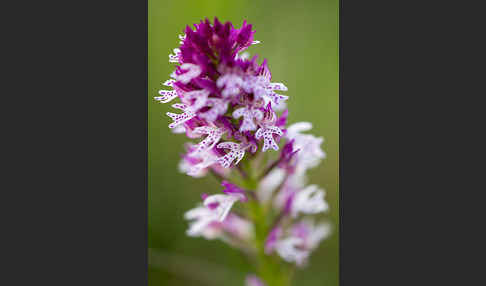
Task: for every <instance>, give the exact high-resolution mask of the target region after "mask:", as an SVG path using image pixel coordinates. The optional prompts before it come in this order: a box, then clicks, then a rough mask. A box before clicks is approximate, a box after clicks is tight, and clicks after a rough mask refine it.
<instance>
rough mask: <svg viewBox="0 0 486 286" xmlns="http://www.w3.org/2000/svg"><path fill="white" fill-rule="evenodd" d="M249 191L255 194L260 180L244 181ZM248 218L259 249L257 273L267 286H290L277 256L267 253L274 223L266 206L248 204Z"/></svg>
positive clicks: (254, 203) (253, 201) (286, 274)
mask: <svg viewBox="0 0 486 286" xmlns="http://www.w3.org/2000/svg"><path fill="white" fill-rule="evenodd" d="M244 185H245V188H246V189H247V190H250V191H251V192H254V191H255V190H256V189H257V186H258V180H256V179H255V178H254V177H247V178H246V179H245V180H244ZM247 205H248V211H249V215H248V217H249V218H250V219H251V220H252V221H253V223H254V225H255V244H256V245H255V246H256V249H257V256H256V259H257V272H258V274H259V276H260V278H261V279H262V280H263V281H264V282H265V285H266V286H290V275H289V272H288V271H286V269H285V265H283V264H282V263H281V262H280V261H279V260H278V259H277V258H276V257H275V256H272V255H267V254H266V253H265V240H266V238H267V236H268V234H269V233H270V231H271V228H272V224H273V222H272V221H270V217H269V216H268V214H267V213H266V210H265V208H264V206H263V205H262V204H261V203H259V202H258V200H255V199H252V200H250V201H249V202H248V204H247Z"/></svg>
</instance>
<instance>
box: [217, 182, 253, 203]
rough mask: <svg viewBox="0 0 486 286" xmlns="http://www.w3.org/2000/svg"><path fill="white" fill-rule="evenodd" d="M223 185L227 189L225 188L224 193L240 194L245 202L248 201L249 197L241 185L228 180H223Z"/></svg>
mask: <svg viewBox="0 0 486 286" xmlns="http://www.w3.org/2000/svg"><path fill="white" fill-rule="evenodd" d="M221 185H222V186H223V187H225V189H224V190H223V193H225V194H227V195H237V196H240V197H241V200H242V201H243V202H246V201H248V198H247V197H246V194H245V191H244V190H243V189H240V188H239V187H237V186H236V185H234V184H232V183H230V182H228V181H223V182H222V183H221Z"/></svg>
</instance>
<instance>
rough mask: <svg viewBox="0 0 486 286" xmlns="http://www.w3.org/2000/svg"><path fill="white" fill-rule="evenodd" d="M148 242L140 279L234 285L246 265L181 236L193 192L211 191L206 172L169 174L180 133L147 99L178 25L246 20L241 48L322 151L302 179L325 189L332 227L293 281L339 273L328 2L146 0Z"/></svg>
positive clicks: (222, 249)
mask: <svg viewBox="0 0 486 286" xmlns="http://www.w3.org/2000/svg"><path fill="white" fill-rule="evenodd" d="M148 9H149V10H148V41H149V43H148V57H149V58H148V68H149V70H148V72H149V78H148V86H149V93H148V95H147V102H148V110H149V114H148V116H149V118H148V128H149V135H148V136H149V138H148V139H149V142H148V143H149V146H148V164H149V165H148V180H149V181H148V183H149V184H148V224H149V225H148V232H149V233H148V240H149V241H148V246H149V285H150V286H156V285H194V286H199V285H205V286H219V285H221V286H223V285H225V286H233V285H235V286H236V285H238V286H242V285H244V282H243V281H244V277H245V275H246V273H247V272H248V271H250V268H248V266H247V265H245V260H244V259H243V258H242V257H241V256H240V254H239V253H238V252H237V251H236V250H233V249H231V248H230V247H228V246H227V245H226V244H224V243H223V242H221V241H218V240H214V241H207V240H204V239H202V238H190V237H187V236H186V235H185V231H186V228H187V223H186V221H184V219H183V214H184V212H185V211H187V210H188V209H190V208H192V207H194V206H195V204H196V203H197V202H199V201H200V193H201V192H202V191H205V192H207V193H216V192H219V191H220V190H221V187H220V186H219V184H218V182H217V181H216V180H215V179H214V178H212V177H210V176H207V177H205V178H202V179H195V178H192V177H189V176H187V175H184V174H181V173H179V172H178V169H177V165H178V162H179V159H180V154H181V152H182V151H183V146H182V145H183V143H184V142H186V141H187V139H186V138H185V136H183V135H176V134H172V133H171V132H170V131H169V128H168V127H167V125H168V124H169V119H168V118H167V117H166V116H165V112H167V111H168V110H169V109H170V105H168V104H166V105H163V104H157V103H155V102H154V101H153V97H154V96H157V91H158V90H160V89H162V88H164V87H163V86H162V82H164V81H165V80H166V79H168V78H169V74H170V73H171V72H172V71H173V65H174V64H172V63H168V55H169V53H171V52H172V49H173V48H175V47H177V46H178V43H179V39H178V37H177V35H179V34H182V31H183V29H184V27H185V25H187V24H193V23H196V22H199V20H200V19H203V18H204V17H209V19H211V20H212V19H213V17H214V16H217V17H218V18H219V19H220V20H221V21H222V22H224V21H232V22H233V24H234V25H235V26H236V27H239V26H240V25H241V23H242V22H243V20H244V19H246V20H247V21H248V22H249V23H250V24H253V27H254V29H255V30H256V34H255V39H256V40H260V41H261V43H260V44H258V45H255V46H253V47H250V49H249V50H248V52H249V53H250V54H251V55H254V54H258V55H260V62H261V60H263V58H267V59H268V62H269V67H270V70H271V71H272V77H273V80H272V81H273V82H283V83H285V85H287V87H288V88H289V90H288V91H287V92H286V93H285V94H286V95H288V96H289V97H290V98H289V100H288V107H289V112H290V113H289V123H294V122H297V121H310V122H312V123H313V125H314V129H313V130H312V134H315V135H316V136H323V137H324V138H325V142H324V144H323V146H322V147H323V150H324V151H325V152H326V153H327V159H326V160H324V161H322V163H321V165H320V166H319V167H317V168H315V169H312V170H311V171H310V172H309V179H310V182H311V183H315V184H318V185H320V186H321V187H323V188H325V189H326V192H327V195H326V199H327V201H328V202H329V204H330V212H329V213H327V214H326V215H324V216H323V217H324V218H328V219H329V220H331V221H332V223H333V226H334V231H333V235H332V236H331V237H330V238H329V239H327V240H325V241H323V242H322V243H321V245H320V247H319V249H317V250H316V251H315V252H314V254H313V255H312V256H311V259H310V261H309V262H310V263H309V265H308V267H307V268H305V269H303V270H300V271H299V272H298V274H297V276H296V280H295V282H296V283H294V285H299V286H317V285H329V286H336V285H338V279H339V233H338V225H339V202H338V199H339V193H338V183H339V180H338V178H339V173H338V169H339V165H338V163H339V98H338V87H339V82H338V81H339V78H338V68H339V65H338V61H339V55H338V20H339V18H338V17H339V10H338V9H339V1H338V0H316V1H309V0H307V1H285V0H271V1H242V0H240V1H230V0H216V1H215V0H212V1H208V0H198V1H186V0H179V1H164V0H148Z"/></svg>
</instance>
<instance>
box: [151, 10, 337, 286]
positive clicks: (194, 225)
mask: <svg viewBox="0 0 486 286" xmlns="http://www.w3.org/2000/svg"><path fill="white" fill-rule="evenodd" d="M254 33H255V31H254V30H252V25H249V24H247V23H246V21H245V22H243V25H242V26H241V28H239V29H237V28H234V27H233V25H232V24H231V23H230V22H226V23H224V24H222V23H221V22H219V21H218V19H217V18H215V19H214V22H213V23H211V22H210V21H209V20H208V19H205V20H204V21H201V22H200V23H198V24H195V25H194V28H191V27H189V26H187V27H186V29H185V31H184V34H183V35H180V36H179V38H180V47H179V48H177V49H174V53H173V54H171V55H169V62H172V63H176V67H175V70H174V72H173V73H172V74H171V79H169V80H167V81H166V82H165V83H164V85H165V86H167V87H170V88H171V90H165V89H164V90H160V91H159V94H160V96H157V97H155V100H156V101H159V102H161V103H168V102H173V101H174V100H175V99H179V101H180V102H177V103H173V104H172V107H173V108H175V109H178V110H179V111H178V112H167V115H168V116H169V117H170V118H171V119H172V122H171V123H170V124H169V128H171V129H172V130H173V132H174V133H185V134H186V136H187V137H188V138H190V139H195V141H196V142H194V143H187V144H186V147H185V150H186V153H185V154H183V156H182V160H181V163H180V165H179V169H180V171H181V172H184V173H186V174H188V175H190V176H193V177H202V176H205V175H206V174H207V173H212V174H213V175H215V176H216V177H217V178H220V179H221V180H222V186H223V187H224V189H223V191H222V193H220V194H214V195H207V194H202V200H203V202H202V203H201V204H200V205H199V206H198V207H196V208H194V209H192V210H190V211H188V212H187V213H186V214H185V219H187V220H189V221H190V226H189V229H188V231H187V234H188V235H190V236H202V237H205V238H207V239H216V238H218V239H221V240H223V241H225V242H227V243H229V244H231V245H232V246H234V247H237V248H239V249H241V250H243V251H245V252H246V253H248V254H249V255H255V254H256V253H258V252H259V249H258V248H259V247H261V248H262V249H261V250H262V252H264V253H265V255H269V256H274V255H278V256H279V257H281V258H282V259H283V260H284V261H286V263H287V262H288V263H295V264H296V265H297V266H303V265H305V263H306V261H307V259H308V257H309V255H310V253H311V251H312V250H314V249H315V248H316V247H317V246H318V244H319V242H320V241H321V240H322V239H324V238H325V237H327V236H328V235H329V233H330V226H329V225H328V224H326V223H319V224H316V223H315V222H314V221H313V220H312V219H311V218H310V217H309V216H310V215H314V214H317V213H320V212H324V211H326V210H327V209H328V205H327V204H326V202H325V201H324V191H323V190H322V189H319V187H317V186H315V185H309V186H308V185H307V179H306V171H307V170H308V169H310V168H313V167H315V166H317V165H318V164H319V162H320V160H321V159H323V158H324V157H325V153H324V152H323V151H322V150H321V148H320V145H321V143H322V142H323V139H322V138H316V137H314V136H313V135H310V134H305V133H303V132H305V131H308V130H310V129H311V128H312V125H311V124H310V123H307V122H301V123H295V124H293V125H291V126H289V127H287V128H286V124H287V116H288V110H287V108H286V100H287V99H288V96H285V95H282V94H279V93H277V92H282V91H287V87H286V86H285V85H284V84H282V83H273V82H271V79H272V75H271V73H270V70H269V68H268V65H267V61H266V60H264V61H263V62H262V63H261V64H258V63H257V56H255V57H253V58H252V59H249V56H248V53H247V52H244V51H245V50H246V49H247V48H248V47H250V46H251V45H254V44H257V43H259V42H258V41H255V40H254V39H253V35H254ZM269 150H272V151H279V152H274V155H272V154H269V153H272V152H266V151H269ZM275 155H276V156H275ZM272 156H273V158H272ZM237 202H241V203H242V205H243V211H240V212H239V213H238V212H237V210H234V208H233V206H234V205H235V204H236V203H237ZM249 204H253V205H254V206H256V207H257V209H258V208H259V209H261V210H263V211H262V212H260V213H259V214H260V216H265V217H264V218H261V217H260V218H259V217H258V216H255V215H252V214H249V213H248V212H250V209H252V210H254V209H255V208H254V207H253V208H249V207H247V208H245V205H249ZM244 210H247V212H246V213H245V211H244ZM267 216H268V217H270V218H273V223H272V224H267V223H266V221H268V220H267V219H266V217H267ZM262 226H263V229H266V231H265V233H263V235H264V240H263V242H264V243H262V244H261V246H260V245H259V244H258V243H257V241H258V236H259V234H258V233H257V231H256V228H259V229H262ZM260 235H261V234H260ZM265 279H267V278H266V277H260V278H259V277H256V276H248V279H247V285H267V284H268V283H270V282H268V280H269V279H267V280H265ZM268 285H270V284H268Z"/></svg>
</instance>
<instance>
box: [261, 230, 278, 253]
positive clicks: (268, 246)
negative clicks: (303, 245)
mask: <svg viewBox="0 0 486 286" xmlns="http://www.w3.org/2000/svg"><path fill="white" fill-rule="evenodd" d="M281 236H282V228H281V227H280V226H276V227H274V228H273V229H272V231H270V233H269V234H268V236H267V239H266V240H265V253H266V254H270V253H272V251H273V249H274V248H275V245H276V243H277V241H278V239H279V238H280V237H281Z"/></svg>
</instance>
